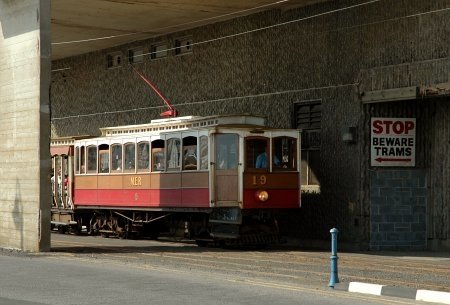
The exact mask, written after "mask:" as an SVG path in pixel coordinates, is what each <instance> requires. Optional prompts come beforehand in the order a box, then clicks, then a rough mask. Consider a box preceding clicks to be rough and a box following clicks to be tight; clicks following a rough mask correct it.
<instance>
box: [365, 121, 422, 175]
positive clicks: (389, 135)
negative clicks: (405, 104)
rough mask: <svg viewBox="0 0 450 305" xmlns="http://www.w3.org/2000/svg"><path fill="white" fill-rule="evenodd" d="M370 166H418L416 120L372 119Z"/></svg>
mask: <svg viewBox="0 0 450 305" xmlns="http://www.w3.org/2000/svg"><path fill="white" fill-rule="evenodd" d="M370 129H371V139H370V148H371V149H370V165H372V166H415V165H416V119H415V118H372V119H371V122H370Z"/></svg>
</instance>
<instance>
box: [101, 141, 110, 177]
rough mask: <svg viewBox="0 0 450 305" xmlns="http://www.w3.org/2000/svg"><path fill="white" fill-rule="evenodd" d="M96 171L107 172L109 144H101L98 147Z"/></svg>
mask: <svg viewBox="0 0 450 305" xmlns="http://www.w3.org/2000/svg"><path fill="white" fill-rule="evenodd" d="M98 172H99V173H109V145H108V144H102V145H100V146H99V147H98Z"/></svg>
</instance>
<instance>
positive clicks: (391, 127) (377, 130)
mask: <svg viewBox="0 0 450 305" xmlns="http://www.w3.org/2000/svg"><path fill="white" fill-rule="evenodd" d="M372 127H373V128H372V132H373V133H374V134H381V133H383V132H384V133H385V134H387V135H388V134H392V133H394V134H397V135H399V134H405V135H407V134H409V132H410V131H411V130H414V128H415V124H414V122H413V121H391V120H384V121H382V120H375V121H373V123H372Z"/></svg>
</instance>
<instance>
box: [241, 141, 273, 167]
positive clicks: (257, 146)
mask: <svg viewBox="0 0 450 305" xmlns="http://www.w3.org/2000/svg"><path fill="white" fill-rule="evenodd" d="M267 144H268V140H267V138H249V139H247V140H246V142H245V153H246V159H245V160H246V164H247V168H252V169H253V168H258V169H268V168H269V158H268V156H267V152H268V149H267V147H268V145H267Z"/></svg>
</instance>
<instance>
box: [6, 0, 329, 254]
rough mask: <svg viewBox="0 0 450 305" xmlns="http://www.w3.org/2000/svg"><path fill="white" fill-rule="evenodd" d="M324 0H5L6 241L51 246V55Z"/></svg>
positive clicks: (30, 247) (11, 244) (44, 248)
mask: <svg viewBox="0 0 450 305" xmlns="http://www.w3.org/2000/svg"><path fill="white" fill-rule="evenodd" d="M322 1H324V0H280V1H274V0H247V1H241V0H229V1H218V0H209V1H204V0H185V1H180V0H170V1H150V0H128V1H122V0H77V1H75V0H55V1H50V0H0V139H1V145H0V226H1V229H0V247H2V248H13V249H21V250H26V251H47V250H49V249H50V221H49V219H50V200H51V197H50V193H51V191H50V170H51V164H50V155H49V137H50V107H49V104H50V102H49V99H50V94H49V92H50V83H51V82H50V80H51V72H50V71H51V61H52V60H55V59H60V58H65V57H70V56H73V55H79V54H83V53H87V52H92V51H95V50H100V49H104V48H108V47H111V46H114V45H120V44H124V43H127V42H131V41H136V40H140V39H145V38H149V37H154V36H159V35H163V34H167V33H172V32H177V31H180V30H183V29H188V28H194V27H198V26H202V25H205V24H210V23H214V22H218V21H223V20H227V19H232V18H236V17H239V16H244V15H248V14H253V13H256V12H258V11H262V10H271V9H290V8H293V7H300V6H307V5H310V4H313V3H317V2H322Z"/></svg>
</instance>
